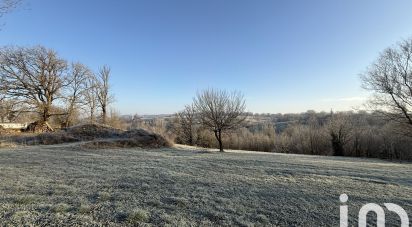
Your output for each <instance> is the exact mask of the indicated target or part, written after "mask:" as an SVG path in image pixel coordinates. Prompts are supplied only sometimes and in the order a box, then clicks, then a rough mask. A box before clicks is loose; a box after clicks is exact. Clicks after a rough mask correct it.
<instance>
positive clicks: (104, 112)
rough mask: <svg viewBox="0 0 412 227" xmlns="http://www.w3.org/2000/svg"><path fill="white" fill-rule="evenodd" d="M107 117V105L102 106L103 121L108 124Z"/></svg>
mask: <svg viewBox="0 0 412 227" xmlns="http://www.w3.org/2000/svg"><path fill="white" fill-rule="evenodd" d="M106 118H107V113H106V107H105V106H102V123H103V124H106Z"/></svg>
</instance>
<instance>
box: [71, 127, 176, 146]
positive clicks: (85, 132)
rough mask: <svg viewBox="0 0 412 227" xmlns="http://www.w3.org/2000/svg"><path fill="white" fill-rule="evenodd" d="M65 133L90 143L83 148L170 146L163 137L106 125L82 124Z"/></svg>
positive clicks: (140, 130)
mask: <svg viewBox="0 0 412 227" xmlns="http://www.w3.org/2000/svg"><path fill="white" fill-rule="evenodd" d="M66 133H67V134H68V135H70V136H72V137H73V138H76V139H78V140H80V141H90V142H87V143H85V144H83V145H82V146H83V147H85V148H116V147H120V148H126V147H144V148H160V147H169V146H171V143H170V142H169V141H168V140H167V139H165V138H164V137H163V136H161V135H158V134H155V133H151V132H148V131H146V130H143V129H135V130H130V131H124V130H121V129H116V128H112V127H110V126H106V125H99V124H84V125H77V126H73V127H71V128H68V129H67V131H66Z"/></svg>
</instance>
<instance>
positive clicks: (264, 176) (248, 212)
mask: <svg viewBox="0 0 412 227" xmlns="http://www.w3.org/2000/svg"><path fill="white" fill-rule="evenodd" d="M411 176H412V165H411V164H397V163H390V162H385V161H379V160H366V159H354V158H332V157H317V156H300V155H285V154H265V153H248V152H228V153H223V154H222V153H210V152H208V151H204V150H201V149H192V148H190V147H183V146H178V147H176V148H169V149H156V150H141V149H111V150H84V149H80V148H79V146H78V145H77V144H72V145H59V146H54V145H53V146H33V147H26V148H15V149H8V150H7V149H2V150H0V180H1V181H0V196H1V197H0V216H1V217H0V222H1V224H2V225H6V224H9V225H21V224H28V225H29V224H33V225H68V226H72V225H76V224H77V225H94V226H99V225H109V226H124V225H140V224H145V223H146V225H154V226H159V225H160V226H168V225H169V226H190V225H202V226H212V225H239V226H253V225H255V226H339V224H338V223H339V205H340V202H339V195H340V194H341V193H347V194H348V195H349V203H348V204H349V211H350V216H351V219H350V224H351V225H355V224H356V219H357V215H356V214H357V212H358V211H359V208H360V205H361V204H364V203H369V202H374V203H378V204H382V203H383V202H392V203H396V204H399V205H401V206H402V207H403V208H404V209H405V210H407V211H408V214H409V217H410V219H412V213H411V212H412V177H411ZM386 218H387V223H389V224H390V225H387V226H392V225H397V224H399V223H398V220H397V218H396V216H395V215H394V214H391V213H390V212H388V211H387V212H386Z"/></svg>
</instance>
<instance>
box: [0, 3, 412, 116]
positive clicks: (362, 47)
mask: <svg viewBox="0 0 412 227" xmlns="http://www.w3.org/2000/svg"><path fill="white" fill-rule="evenodd" d="M411 9H412V1H409V0H404V1H396V0H391V1H389V0H387V1H379V0H363V1H359V0H345V1H338V0H336V1H330V0H324V1H316V0H313V1H303V0H302V1H286V0H284V1H275V0H272V1H265V0H259V1H254V0H248V1H245V0H135V1H133V0H130V1H115V0H113V1H108V0H101V1H97V0H95V1H81V0H66V1H56V0H38V1H34V0H25V2H24V4H23V7H20V9H18V10H17V11H15V12H13V13H12V14H9V15H7V16H6V17H5V18H3V19H2V22H5V23H6V24H5V25H4V26H3V27H2V30H1V31H0V45H8V44H13V45H37V44H41V45H44V46H46V47H51V48H54V49H56V50H57V51H58V52H59V54H60V55H61V56H62V57H65V58H67V59H69V60H76V61H80V62H83V63H85V64H87V65H89V66H90V67H91V68H92V69H94V70H97V68H98V67H99V66H101V65H103V64H107V65H109V66H110V67H111V68H112V73H113V74H112V83H113V91H114V93H115V96H116V103H115V105H114V107H115V108H116V109H117V110H119V111H120V112H121V113H123V114H130V113H139V114H151V113H173V112H175V111H177V110H179V109H181V108H182V107H183V106H184V104H187V103H190V102H191V99H192V96H193V95H194V94H195V93H196V91H197V90H201V89H204V88H208V87H216V88H224V89H228V90H234V89H236V90H240V91H242V92H243V93H244V94H245V96H246V98H247V105H248V110H249V111H252V112H271V113H278V112H283V113H285V112H303V111H306V110H308V109H314V110H325V111H329V110H330V109H331V108H333V109H334V110H350V109H351V108H352V107H356V106H358V105H359V104H360V103H362V102H363V99H364V97H365V96H366V93H365V92H364V91H363V90H362V89H361V88H360V81H359V73H361V72H363V71H364V70H365V68H366V67H367V66H368V65H369V64H370V63H371V62H372V61H373V60H374V59H375V58H376V57H377V56H378V54H379V52H380V51H382V50H383V49H384V48H386V47H388V46H390V45H392V44H394V43H396V42H397V41H399V40H400V39H402V38H408V37H410V36H412V13H411Z"/></svg>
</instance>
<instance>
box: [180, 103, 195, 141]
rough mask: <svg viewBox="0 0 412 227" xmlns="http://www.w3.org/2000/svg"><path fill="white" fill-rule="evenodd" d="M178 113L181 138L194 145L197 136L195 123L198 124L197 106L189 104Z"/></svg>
mask: <svg viewBox="0 0 412 227" xmlns="http://www.w3.org/2000/svg"><path fill="white" fill-rule="evenodd" d="M176 115H177V120H178V126H179V127H178V129H179V138H181V139H182V140H183V141H182V142H184V143H186V144H189V145H194V142H195V138H194V133H195V125H196V109H195V106H194V105H193V104H192V105H187V106H185V108H184V110H182V111H180V112H179V113H177V114H176Z"/></svg>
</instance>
